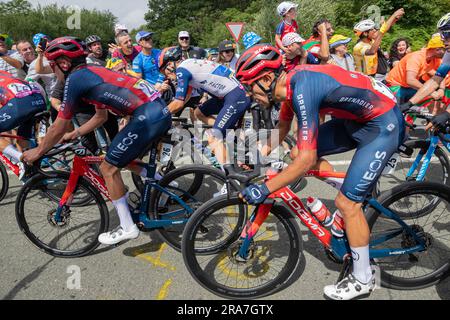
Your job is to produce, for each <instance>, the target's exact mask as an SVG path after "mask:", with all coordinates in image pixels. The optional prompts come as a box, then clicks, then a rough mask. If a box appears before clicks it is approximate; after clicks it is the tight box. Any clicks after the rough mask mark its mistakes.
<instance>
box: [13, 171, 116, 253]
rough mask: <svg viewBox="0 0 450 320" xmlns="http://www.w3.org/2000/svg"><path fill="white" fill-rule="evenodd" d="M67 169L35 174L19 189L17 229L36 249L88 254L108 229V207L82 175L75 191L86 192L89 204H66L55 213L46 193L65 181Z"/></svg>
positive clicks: (54, 206)
mask: <svg viewBox="0 0 450 320" xmlns="http://www.w3.org/2000/svg"><path fill="white" fill-rule="evenodd" d="M68 180H69V173H66V172H55V173H53V174H51V175H41V174H38V175H35V176H34V177H33V178H32V179H31V180H29V181H28V182H27V183H26V184H25V185H24V186H23V188H22V190H21V191H20V193H19V195H18V196H17V201H16V219H17V223H18V224H19V228H20V230H21V231H22V232H23V233H24V234H25V236H26V237H27V238H28V239H29V240H30V241H31V242H32V243H33V244H34V245H36V246H37V247H38V248H39V249H40V250H42V251H44V252H46V253H47V254H50V255H52V256H55V257H62V258H72V257H81V256H85V255H87V254H89V253H90V252H92V251H93V250H94V249H95V248H97V247H98V246H99V244H100V243H99V242H98V236H99V235H100V234H101V233H104V232H106V231H107V230H108V225H109V215H108V208H107V206H106V203H105V201H104V199H103V198H102V196H101V194H100V193H99V192H98V191H97V190H96V189H95V188H94V187H93V186H92V185H91V184H90V183H89V182H88V181H87V180H85V179H83V178H81V179H80V180H79V181H78V186H77V189H76V190H75V192H74V196H75V197H76V196H77V194H82V195H83V196H84V195H88V196H89V197H90V198H91V199H93V200H94V201H92V202H90V203H89V205H86V206H83V207H79V206H72V207H70V206H66V207H64V208H63V210H62V211H61V212H60V213H59V214H58V213H57V209H58V201H55V200H54V199H53V197H49V194H54V191H53V190H52V189H54V188H57V189H58V190H59V189H60V186H61V185H67V182H68Z"/></svg>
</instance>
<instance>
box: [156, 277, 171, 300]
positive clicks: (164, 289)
mask: <svg viewBox="0 0 450 320" xmlns="http://www.w3.org/2000/svg"><path fill="white" fill-rule="evenodd" d="M171 284H172V279H168V280H166V282H165V283H164V285H163V286H162V287H161V290H159V293H158V295H157V296H156V300H164V299H166V297H167V294H168V291H169V287H170V285H171Z"/></svg>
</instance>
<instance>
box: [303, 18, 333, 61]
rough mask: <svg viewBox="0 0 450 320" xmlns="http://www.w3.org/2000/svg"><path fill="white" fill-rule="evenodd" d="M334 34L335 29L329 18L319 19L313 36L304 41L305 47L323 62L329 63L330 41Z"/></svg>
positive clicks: (314, 27)
mask: <svg viewBox="0 0 450 320" xmlns="http://www.w3.org/2000/svg"><path fill="white" fill-rule="evenodd" d="M333 34H334V29H333V26H332V24H331V22H330V21H328V20H327V19H320V20H318V21H317V22H316V23H315V24H314V26H313V31H312V36H311V37H310V38H309V39H308V40H306V41H305V42H304V43H303V48H305V50H306V51H308V52H310V53H312V54H313V55H314V56H315V57H316V58H318V59H319V60H320V62H322V63H327V62H328V60H329V59H330V44H329V41H330V39H331V37H332V36H333Z"/></svg>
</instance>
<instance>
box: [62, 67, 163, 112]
mask: <svg viewBox="0 0 450 320" xmlns="http://www.w3.org/2000/svg"><path fill="white" fill-rule="evenodd" d="M160 96H161V95H160V94H159V92H158V91H157V90H156V89H155V88H154V87H153V86H152V85H151V84H150V83H148V82H147V81H145V80H142V79H136V78H132V77H129V76H127V75H124V74H122V73H117V72H113V71H111V70H108V69H106V68H103V67H97V66H84V67H82V68H80V69H79V70H76V71H75V72H73V73H72V74H71V75H70V76H69V77H68V78H67V80H66V85H65V89H64V100H63V103H62V105H61V109H60V112H59V114H58V117H60V118H63V119H66V120H71V119H72V117H73V115H74V113H75V112H78V111H79V107H83V106H86V105H94V106H95V107H97V108H99V109H109V110H111V111H112V112H114V113H116V114H118V115H121V116H127V115H131V114H133V112H134V110H136V109H137V108H139V107H140V106H142V105H143V104H145V103H148V102H151V101H154V100H156V99H157V98H159V97H160ZM83 102H84V103H83Z"/></svg>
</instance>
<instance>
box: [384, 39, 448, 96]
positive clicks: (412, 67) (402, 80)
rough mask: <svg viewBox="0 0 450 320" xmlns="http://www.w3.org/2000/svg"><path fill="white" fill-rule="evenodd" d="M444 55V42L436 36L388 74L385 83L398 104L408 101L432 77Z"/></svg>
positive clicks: (406, 57)
mask: <svg viewBox="0 0 450 320" xmlns="http://www.w3.org/2000/svg"><path fill="white" fill-rule="evenodd" d="M444 54H445V45H444V42H443V41H442V39H441V36H440V35H436V36H434V37H432V38H431V40H430V41H429V42H428V45H427V47H426V48H423V49H422V50H419V51H416V52H413V53H410V54H407V55H406V56H405V57H404V58H403V59H402V60H400V62H399V63H398V64H397V65H396V66H395V67H394V68H393V69H392V70H391V71H390V72H389V74H388V75H387V77H386V82H387V83H388V84H389V85H390V86H391V89H392V90H393V91H394V93H396V96H397V99H398V100H399V102H400V103H404V102H406V101H408V100H410V99H411V98H412V97H413V96H414V95H415V94H416V92H417V90H419V89H420V88H422V87H423V85H424V83H425V82H426V81H428V80H429V79H431V78H432V77H433V76H434V74H435V73H436V70H437V69H438V68H439V66H440V64H441V59H442V57H443V56H444ZM443 82H444V81H443Z"/></svg>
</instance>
